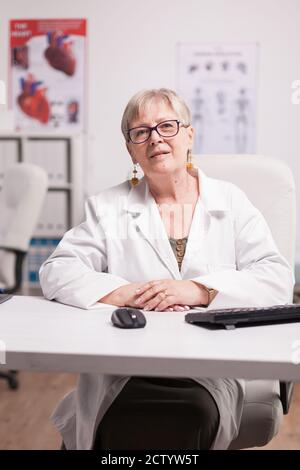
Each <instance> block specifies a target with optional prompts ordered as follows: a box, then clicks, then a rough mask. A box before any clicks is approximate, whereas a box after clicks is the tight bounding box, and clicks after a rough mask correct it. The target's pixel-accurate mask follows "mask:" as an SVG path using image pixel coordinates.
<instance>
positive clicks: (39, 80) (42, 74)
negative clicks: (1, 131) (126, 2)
mask: <svg viewBox="0 0 300 470" xmlns="http://www.w3.org/2000/svg"><path fill="white" fill-rule="evenodd" d="M85 49H86V20H85V19H60V20H59V19H50V20H47V19H43V20H12V21H11V22H10V57H11V67H10V80H9V83H10V98H11V103H10V104H11V107H12V109H13V112H14V122H15V128H16V130H32V131H47V130H49V131H51V130H62V131H67V132H72V131H75V132H79V131H82V130H83V129H84V115H85V109H84V107H85V101H86V99H85V79H84V78H85V59H86V51H85Z"/></svg>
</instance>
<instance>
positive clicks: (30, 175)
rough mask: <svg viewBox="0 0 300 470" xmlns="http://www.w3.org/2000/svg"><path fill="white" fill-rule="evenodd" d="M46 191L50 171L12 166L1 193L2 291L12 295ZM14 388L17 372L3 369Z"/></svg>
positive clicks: (20, 276) (5, 377)
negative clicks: (47, 172)
mask: <svg viewBox="0 0 300 470" xmlns="http://www.w3.org/2000/svg"><path fill="white" fill-rule="evenodd" d="M46 191H47V174H46V172H45V171H44V170H43V169H42V168H40V167H38V166H35V165H32V164H29V163H16V164H13V165H11V166H10V167H9V168H8V169H7V171H6V173H5V175H4V179H3V185H2V188H1V192H0V214H1V217H0V292H1V293H8V294H12V293H15V292H17V291H18V290H19V289H20V287H21V284H22V266H23V261H24V259H25V255H26V252H27V251H28V248H29V243H30V239H31V237H32V235H33V232H34V229H35V226H36V224H37V221H38V216H39V214H40V210H41V208H42V204H43V202H44V199H45V195H46ZM0 378H4V379H6V380H7V381H8V384H9V387H10V388H11V389H16V388H18V381H17V379H16V372H15V371H8V372H1V373H0Z"/></svg>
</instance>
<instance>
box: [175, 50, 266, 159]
mask: <svg viewBox="0 0 300 470" xmlns="http://www.w3.org/2000/svg"><path fill="white" fill-rule="evenodd" d="M257 56H258V44H256V43H246V44H232V43H229V44H227V43H224V44H220V43H198V44H197V43H196V44H189V43H185V44H179V45H178V55H177V83H178V89H179V93H180V95H181V96H182V97H183V98H184V99H185V101H186V102H187V104H188V106H189V108H190V110H191V114H192V125H193V127H194V129H195V135H194V145H193V153H194V154H214V153H224V154H230V153H254V152H255V146H256V145H255V144H256V122H255V121H256V94H257Z"/></svg>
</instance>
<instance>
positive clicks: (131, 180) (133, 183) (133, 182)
mask: <svg viewBox="0 0 300 470" xmlns="http://www.w3.org/2000/svg"><path fill="white" fill-rule="evenodd" d="M136 167H137V163H134V164H133V170H132V173H133V175H132V177H131V179H130V183H131V184H132V186H136V185H137V184H139V181H140V180H139V179H138V178H137V176H136V175H137V169H136Z"/></svg>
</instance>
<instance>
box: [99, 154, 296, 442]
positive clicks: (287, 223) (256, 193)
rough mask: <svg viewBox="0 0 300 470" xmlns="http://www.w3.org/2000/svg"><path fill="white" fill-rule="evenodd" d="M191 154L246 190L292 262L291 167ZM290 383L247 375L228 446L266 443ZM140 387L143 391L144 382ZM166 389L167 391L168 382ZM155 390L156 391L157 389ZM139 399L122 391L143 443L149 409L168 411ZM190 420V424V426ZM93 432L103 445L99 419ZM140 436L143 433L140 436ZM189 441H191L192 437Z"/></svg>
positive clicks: (260, 159) (160, 415) (180, 423)
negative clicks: (234, 432)
mask: <svg viewBox="0 0 300 470" xmlns="http://www.w3.org/2000/svg"><path fill="white" fill-rule="evenodd" d="M195 160H196V164H197V165H198V166H199V168H201V169H202V170H203V171H204V172H205V173H206V174H207V175H208V176H211V177H214V178H217V179H223V180H227V181H231V182H232V183H234V184H236V185H237V186H239V187H240V188H241V189H242V190H243V191H244V192H245V193H246V194H247V196H248V198H249V199H250V200H251V202H252V203H253V204H254V205H255V206H256V207H257V208H258V209H259V210H260V211H261V212H262V214H263V215H264V217H265V219H266V220H267V222H268V225H269V227H270V229H271V232H272V234H273V237H274V239H275V242H276V243H277V246H278V248H279V250H280V252H281V253H282V255H283V256H285V258H286V259H287V260H288V262H289V263H290V265H291V267H293V266H294V256H295V226H296V211H295V186H294V181H293V176H292V173H291V171H290V169H289V168H288V167H287V165H286V164H284V163H283V162H282V161H280V160H276V159H273V158H269V157H264V156H260V155H205V156H204V155H202V156H197V157H196V158H195ZM141 383H142V382H141ZM162 387H164V388H163V393H165V395H166V396H168V385H165V386H163V385H162ZM292 388H293V384H292V383H291V382H288V383H286V382H280V383H279V381H274V380H268V381H267V380H246V393H245V401H244V407H243V413H242V419H241V424H240V428H239V432H238V435H237V437H236V438H235V439H234V441H232V442H231V444H230V446H229V449H243V448H249V447H256V446H264V445H266V444H267V443H268V442H269V441H270V440H271V439H272V438H273V437H274V436H275V435H276V434H277V431H278V428H279V425H280V423H281V420H282V415H283V413H285V414H286V413H287V412H288V409H289V404H290V400H291V394H292ZM141 390H142V392H141V395H142V394H143V390H144V389H143V387H141ZM169 390H170V397H171V396H172V394H171V388H169ZM153 391H154V393H155V389H153ZM121 393H122V392H121ZM135 393H136V390H135ZM136 398H138V402H139V406H136V401H137V400H136ZM143 401H144V398H143V396H136V397H135V400H133V398H132V397H130V396H129V397H128V398H127V397H126V396H125V399H122V401H121V406H120V410H121V411H122V412H123V413H124V416H127V417H128V422H130V421H131V422H134V423H136V425H138V437H139V442H144V443H145V448H146V449H147V436H149V422H154V421H153V420H152V418H153V414H154V413H156V415H157V416H156V422H157V423H161V424H162V423H163V420H164V419H165V420H167V419H168V414H167V412H166V413H164V411H163V410H162V407H161V406H158V407H157V408H155V407H153V406H151V400H150V401H149V400H148V402H149V403H150V404H147V405H144V407H143V406H142V405H141V403H143ZM145 402H146V399H145V401H144V403H145ZM152 405H153V404H152ZM158 405H159V403H158ZM177 406H178V407H179V406H180V409H179V408H178V413H177V412H176V411H175V417H176V418H177V417H179V416H180V415H181V416H182V415H184V412H183V407H184V406H185V404H184V403H183V404H180V403H178V405H177V404H176V406H175V407H174V408H176V407H177ZM147 407H148V409H147ZM176 409H177V408H176ZM155 410H156V411H155ZM158 410H159V411H158ZM173 413H174V411H173ZM104 418H105V417H104ZM172 418H173V416H172ZM118 420H120V418H119V417H116V418H115V419H113V418H112V420H111V421H112V422H110V423H109V427H108V429H109V430H110V432H111V433H114V429H115V430H117V428H118V422H119V421H118ZM186 421H187V420H186V419H185V420H184V419H182V420H180V418H178V420H177V422H176V427H177V429H182V430H183V429H184V430H185V431H182V449H186V448H193V447H187V444H186V439H185V437H186V435H184V434H186V432H189V433H190V435H191V436H192V435H195V434H196V433H197V431H198V430H197V429H196V427H194V429H192V430H187V423H186ZM122 423H124V419H122ZM106 424H107V422H106ZM106 424H105V425H106ZM192 426H193V425H192V424H190V427H192ZM125 427H126V421H125ZM157 427H159V424H158V425H157ZM145 429H146V430H145ZM125 431H126V429H123V435H124V436H126V432H125ZM151 432H152V430H151ZM156 432H157V429H153V433H156ZM97 436H100V439H99V442H100V444H99V445H100V446H101V423H100V426H99V429H98V432H97ZM97 436H96V444H97ZM143 436H145V437H144V438H143ZM130 442H131V441H130ZM177 445H178V443H177ZM162 446H163V443H162ZM191 446H193V444H192V443H191ZM100 448H101V447H100ZM162 448H163V447H162Z"/></svg>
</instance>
